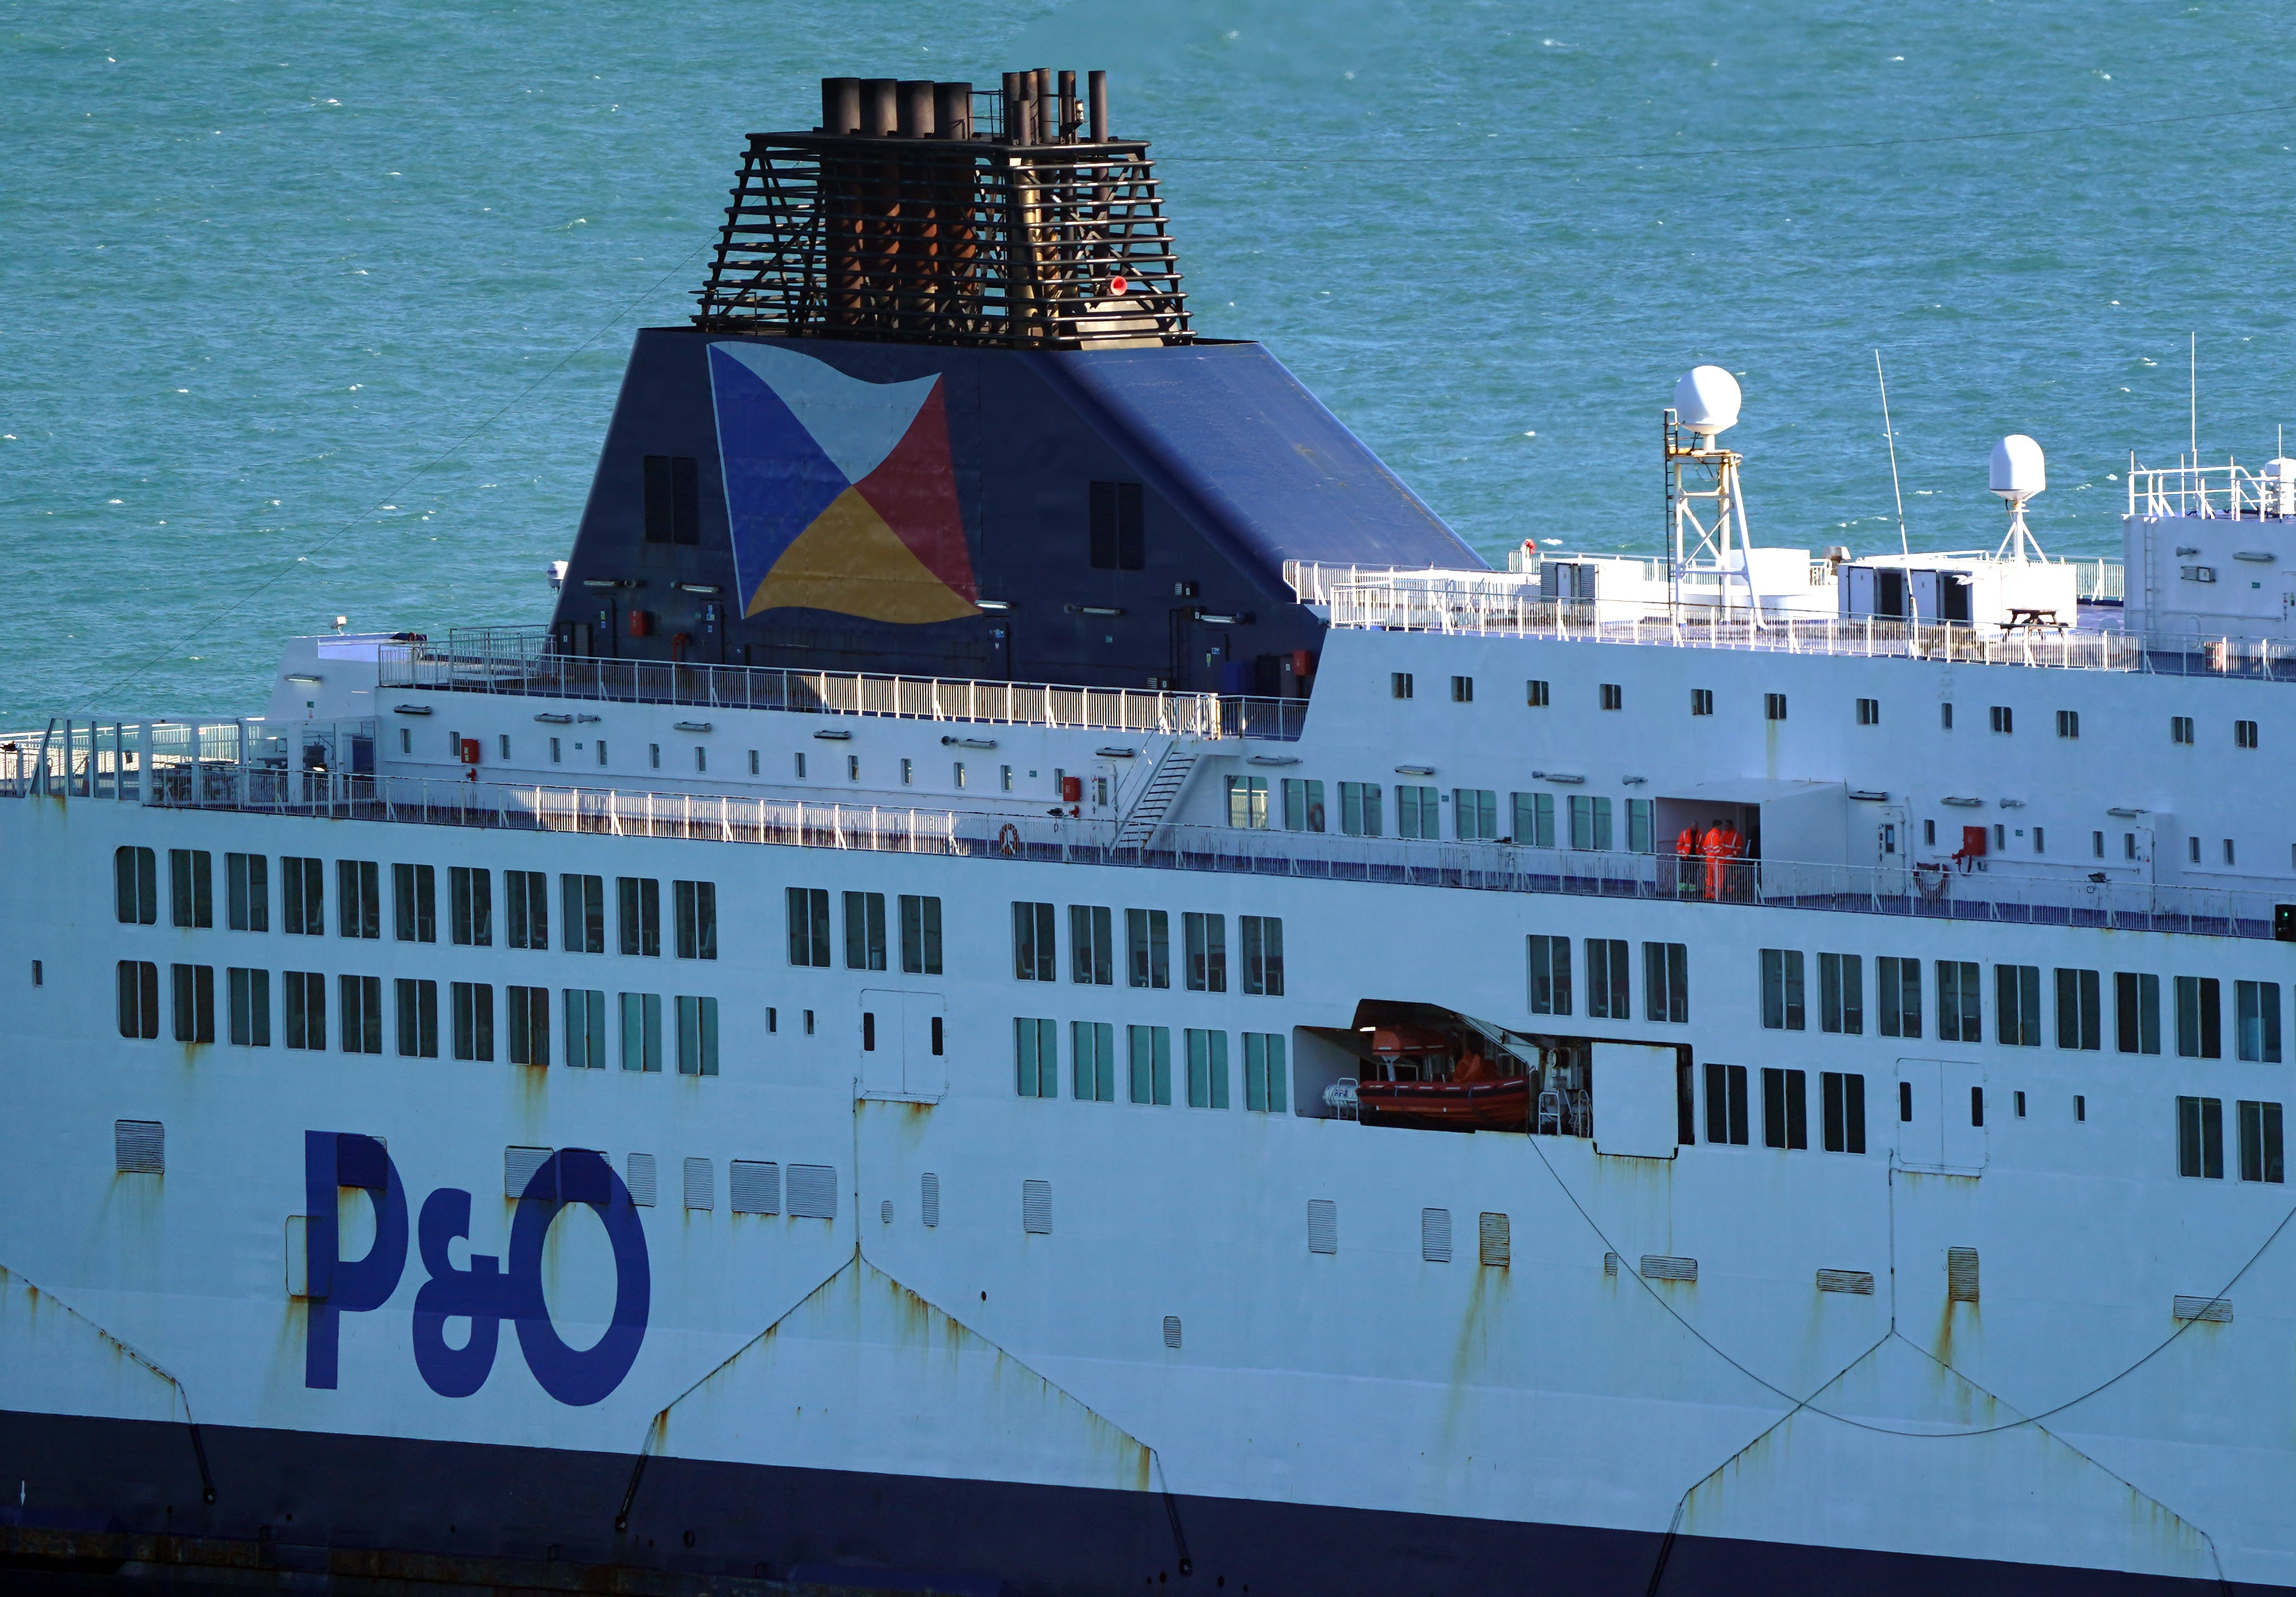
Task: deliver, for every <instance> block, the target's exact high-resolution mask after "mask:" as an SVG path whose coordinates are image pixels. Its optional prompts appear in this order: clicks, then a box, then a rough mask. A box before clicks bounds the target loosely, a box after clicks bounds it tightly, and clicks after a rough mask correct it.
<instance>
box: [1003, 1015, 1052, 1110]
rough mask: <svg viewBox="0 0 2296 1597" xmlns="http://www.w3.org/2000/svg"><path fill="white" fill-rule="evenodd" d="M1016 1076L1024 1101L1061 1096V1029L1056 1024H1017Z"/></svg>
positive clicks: (1039, 1021) (1014, 1027) (1037, 1021)
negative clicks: (1025, 1099)
mask: <svg viewBox="0 0 2296 1597" xmlns="http://www.w3.org/2000/svg"><path fill="white" fill-rule="evenodd" d="M1013 1080H1014V1083H1015V1084H1016V1085H1017V1086H1018V1087H1019V1088H1020V1091H1021V1097H1022V1098H1058V1097H1059V1096H1060V1095H1061V1045H1060V1026H1059V1024H1058V1023H1057V1022H1055V1021H1050V1020H1029V1019H1015V1020H1014V1021H1013Z"/></svg>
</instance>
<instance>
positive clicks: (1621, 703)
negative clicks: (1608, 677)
mask: <svg viewBox="0 0 2296 1597" xmlns="http://www.w3.org/2000/svg"><path fill="white" fill-rule="evenodd" d="M1602 687H1603V697H1602V703H1603V709H1605V710H1623V709H1625V708H1626V707H1627V690H1626V689H1625V688H1624V687H1620V685H1619V684H1618V683H1616V682H1605V683H1603V685H1602Z"/></svg>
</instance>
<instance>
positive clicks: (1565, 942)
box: [1530, 934, 1570, 1015]
mask: <svg viewBox="0 0 2296 1597" xmlns="http://www.w3.org/2000/svg"><path fill="white" fill-rule="evenodd" d="M1530 1012H1531V1013H1532V1014H1534V1015H1568V1014H1570V938H1568V937H1542V936H1538V935H1537V934H1533V935H1532V937H1531V939H1530Z"/></svg>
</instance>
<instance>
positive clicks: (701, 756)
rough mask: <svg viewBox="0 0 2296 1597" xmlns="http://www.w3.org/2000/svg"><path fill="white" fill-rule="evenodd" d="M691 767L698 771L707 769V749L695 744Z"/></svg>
mask: <svg viewBox="0 0 2296 1597" xmlns="http://www.w3.org/2000/svg"><path fill="white" fill-rule="evenodd" d="M693 769H694V770H698V771H706V770H709V750H708V749H706V748H702V747H700V746H699V745H696V747H695V748H694V751H693Z"/></svg>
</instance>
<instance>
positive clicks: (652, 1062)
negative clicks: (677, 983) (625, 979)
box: [619, 992, 661, 1072]
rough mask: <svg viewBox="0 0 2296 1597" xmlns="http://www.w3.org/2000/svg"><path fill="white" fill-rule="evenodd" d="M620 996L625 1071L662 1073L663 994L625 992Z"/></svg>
mask: <svg viewBox="0 0 2296 1597" xmlns="http://www.w3.org/2000/svg"><path fill="white" fill-rule="evenodd" d="M619 996H620V1000H621V1016H622V1068H623V1069H624V1070H635V1071H647V1072H651V1071H659V1070H660V1068H661V994H660V993H659V992H625V993H622V994H620V995H619Z"/></svg>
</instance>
